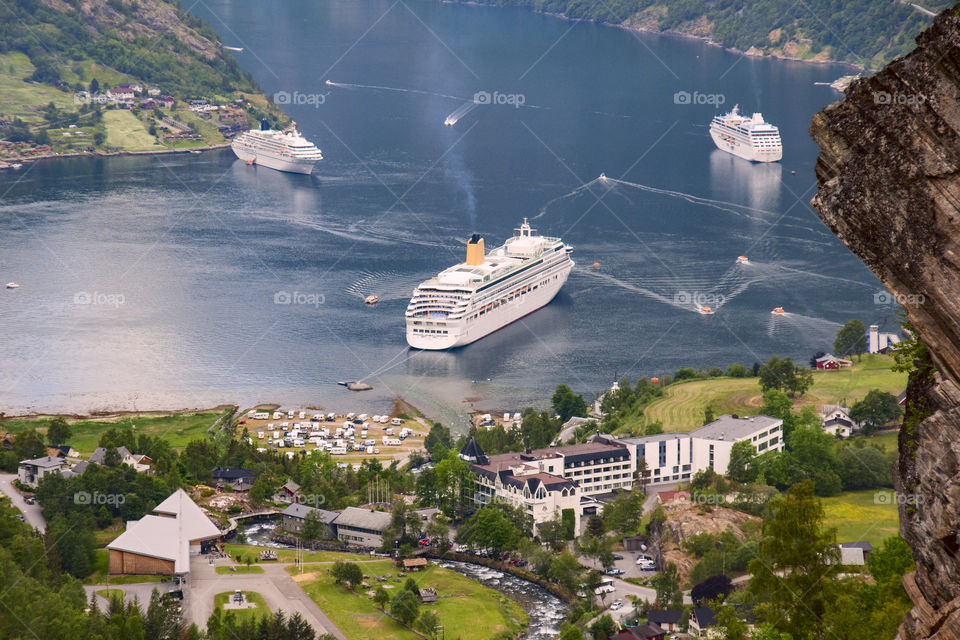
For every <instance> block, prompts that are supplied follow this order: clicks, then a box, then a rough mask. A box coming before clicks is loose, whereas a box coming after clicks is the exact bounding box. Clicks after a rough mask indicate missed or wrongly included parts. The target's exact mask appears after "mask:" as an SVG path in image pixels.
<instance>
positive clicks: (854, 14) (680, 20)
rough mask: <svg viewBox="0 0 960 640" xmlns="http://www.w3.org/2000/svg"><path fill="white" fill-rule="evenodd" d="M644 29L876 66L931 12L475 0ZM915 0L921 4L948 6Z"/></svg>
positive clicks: (770, 2) (759, 0)
mask: <svg viewBox="0 0 960 640" xmlns="http://www.w3.org/2000/svg"><path fill="white" fill-rule="evenodd" d="M477 1H478V2H481V3H483V4H493V5H513V6H524V7H530V8H532V9H534V10H535V11H542V12H545V13H553V14H559V15H563V16H565V17H567V18H570V19H576V20H592V21H596V22H606V23H610V24H616V25H622V26H624V27H631V28H637V29H643V30H648V31H671V32H676V33H684V34H688V35H694V36H700V37H706V38H710V39H711V40H712V41H714V42H716V43H718V44H721V45H723V46H725V47H733V48H736V49H739V50H740V51H751V50H752V53H763V54H768V55H776V56H781V57H789V58H800V59H810V60H837V61H843V62H851V63H854V64H859V65H863V66H864V67H867V68H868V69H874V68H879V67H880V66H882V65H883V64H884V63H886V62H887V61H889V60H891V59H892V58H894V57H896V56H900V55H903V54H905V53H907V52H909V51H910V50H912V49H913V47H914V42H913V38H914V36H916V35H917V34H918V33H920V31H922V30H923V29H925V28H927V27H928V26H930V24H931V22H932V20H933V18H932V17H931V16H930V15H929V14H928V13H925V12H924V11H922V10H921V9H919V8H915V7H914V6H912V5H911V4H910V3H901V2H873V1H871V0H847V1H845V2H836V1H834V0H808V1H807V2H792V1H791V0H754V1H747V0H706V1H704V0H610V1H609V2H600V3H590V2H580V0H477ZM950 4H951V3H950V2H947V1H944V0H935V1H929V2H922V3H920V6H922V7H925V8H926V9H927V10H931V11H939V10H942V9H944V8H945V7H947V6H948V5H950Z"/></svg>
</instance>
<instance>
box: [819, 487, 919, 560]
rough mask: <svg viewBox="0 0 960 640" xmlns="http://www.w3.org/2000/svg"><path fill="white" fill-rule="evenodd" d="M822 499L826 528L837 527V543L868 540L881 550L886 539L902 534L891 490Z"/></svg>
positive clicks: (858, 492) (861, 492) (853, 493)
mask: <svg viewBox="0 0 960 640" xmlns="http://www.w3.org/2000/svg"><path fill="white" fill-rule="evenodd" d="M822 500H823V510H824V513H825V516H826V517H825V519H824V525H825V526H827V527H836V529H837V542H858V541H861V540H866V541H868V542H870V544H872V545H873V546H874V548H880V547H881V546H883V541H884V540H886V539H887V538H889V537H890V536H895V535H897V534H898V533H900V525H899V518H898V516H897V504H896V497H895V496H894V493H893V491H892V490H890V489H879V490H876V491H874V490H872V489H870V490H866V491H850V492H847V493H844V494H841V495H839V496H835V497H833V498H822Z"/></svg>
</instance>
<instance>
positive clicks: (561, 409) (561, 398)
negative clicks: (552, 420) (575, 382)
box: [551, 384, 587, 422]
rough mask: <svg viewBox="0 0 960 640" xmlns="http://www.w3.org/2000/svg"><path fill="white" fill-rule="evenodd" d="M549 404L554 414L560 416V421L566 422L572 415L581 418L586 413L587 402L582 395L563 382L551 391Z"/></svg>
mask: <svg viewBox="0 0 960 640" xmlns="http://www.w3.org/2000/svg"><path fill="white" fill-rule="evenodd" d="M551 406H552V407H553V412H554V414H556V415H558V416H560V422H566V421H567V420H569V419H570V418H572V417H574V416H580V417H581V418H582V417H585V416H586V415H587V403H586V401H585V400H584V399H583V396H582V395H579V394H576V393H574V392H573V391H572V390H571V389H570V387H568V386H567V385H565V384H561V385H557V390H556V391H554V392H553V398H552V399H551Z"/></svg>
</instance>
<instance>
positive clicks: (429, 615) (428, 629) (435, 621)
mask: <svg viewBox="0 0 960 640" xmlns="http://www.w3.org/2000/svg"><path fill="white" fill-rule="evenodd" d="M439 626H440V616H438V615H437V614H435V613H433V612H432V611H424V612H423V613H421V614H420V618H419V619H418V620H417V627H418V628H419V629H420V631H423V632H424V633H425V634H427V637H429V638H435V637H436V636H437V628H438V627H439Z"/></svg>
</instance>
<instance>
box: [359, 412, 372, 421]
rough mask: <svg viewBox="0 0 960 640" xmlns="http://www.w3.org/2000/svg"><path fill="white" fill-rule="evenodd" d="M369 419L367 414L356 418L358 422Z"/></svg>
mask: <svg viewBox="0 0 960 640" xmlns="http://www.w3.org/2000/svg"><path fill="white" fill-rule="evenodd" d="M369 417H370V416H368V415H367V414H365V413H361V414H360V415H358V416H357V419H358V420H360V421H363V420H366V419H367V418H369Z"/></svg>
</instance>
